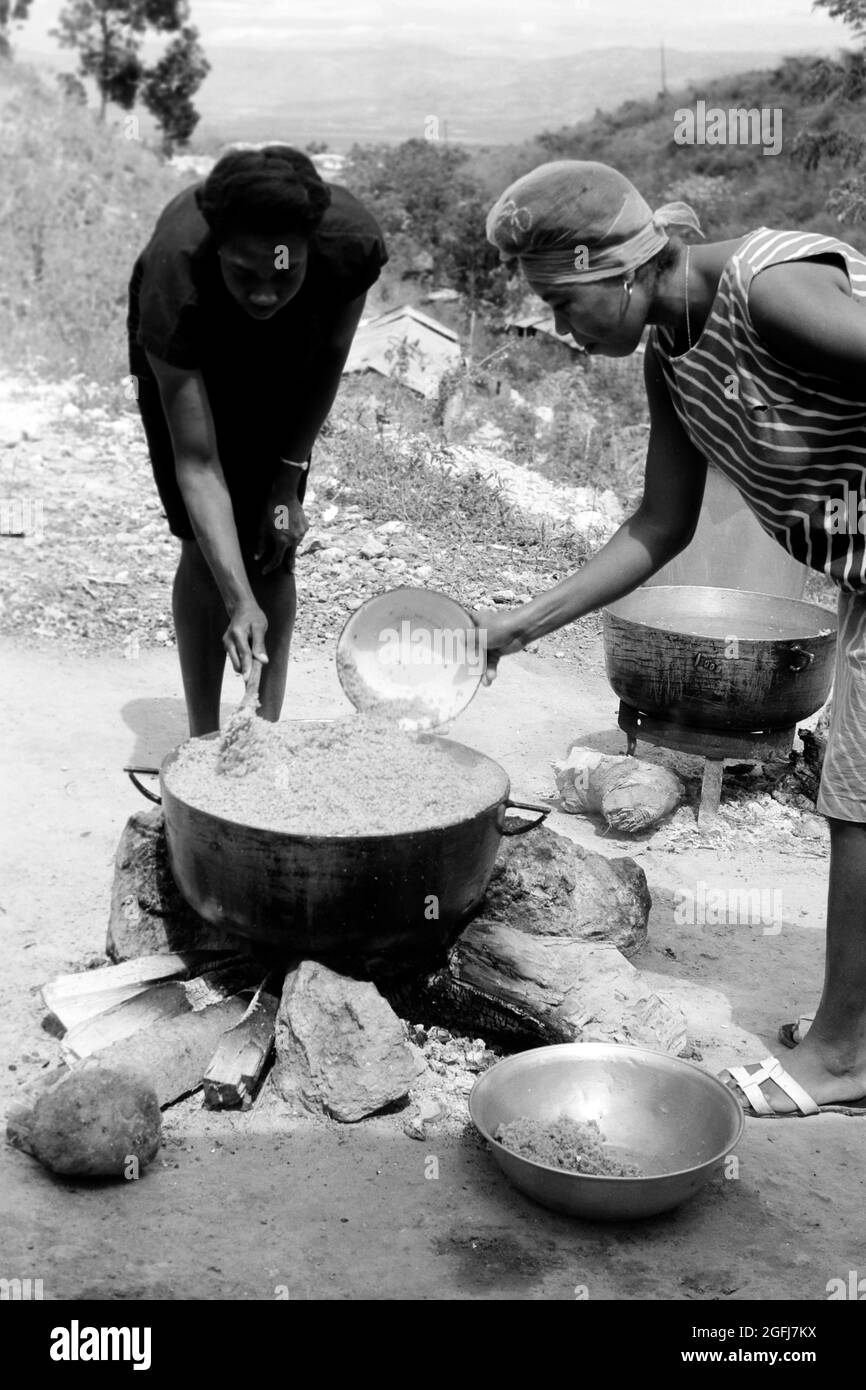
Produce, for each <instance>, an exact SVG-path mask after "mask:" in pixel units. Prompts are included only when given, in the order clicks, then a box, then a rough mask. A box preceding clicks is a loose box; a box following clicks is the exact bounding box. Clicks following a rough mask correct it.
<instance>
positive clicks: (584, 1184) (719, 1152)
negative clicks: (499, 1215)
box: [469, 1043, 745, 1221]
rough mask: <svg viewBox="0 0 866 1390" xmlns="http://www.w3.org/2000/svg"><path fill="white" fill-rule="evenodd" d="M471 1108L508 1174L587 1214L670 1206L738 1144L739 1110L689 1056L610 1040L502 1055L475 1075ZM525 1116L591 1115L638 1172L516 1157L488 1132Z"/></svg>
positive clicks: (632, 1213)
mask: <svg viewBox="0 0 866 1390" xmlns="http://www.w3.org/2000/svg"><path fill="white" fill-rule="evenodd" d="M469 1113H470V1115H471V1117H472V1121H473V1123H474V1124H475V1126H476V1128H477V1129H478V1131H479V1132H480V1133H481V1134H482V1135H483V1137H484V1138H485V1139H486V1140H487V1142H488V1144H489V1145H490V1148H491V1150H492V1153H493V1156H494V1158H495V1160H496V1162H497V1163H498V1164H499V1167H500V1168H501V1169H502V1171H503V1172H504V1173H505V1174H506V1176H507V1177H508V1178H509V1179H510V1180H511V1182H513V1183H514V1185H515V1187H518V1188H520V1190H521V1191H522V1192H525V1193H526V1194H527V1195H528V1196H529V1197H532V1198H534V1199H535V1201H537V1202H540V1203H542V1205H544V1206H546V1207H550V1208H552V1209H553V1210H554V1211H559V1212H564V1213H566V1214H567V1215H569V1216H582V1217H585V1218H587V1219H588V1220H593V1221H612V1220H631V1219H634V1218H637V1217H645V1216H655V1215H657V1214H658V1213H659V1212H663V1211H669V1210H670V1209H671V1208H672V1207H677V1206H679V1205H680V1203H681V1202H685V1201H687V1200H688V1198H690V1197H693V1196H694V1195H695V1193H696V1192H698V1191H699V1190H700V1189H701V1188H702V1187H703V1186H704V1185H705V1183H707V1182H708V1181H709V1179H710V1178H711V1177H712V1176H713V1174H714V1173H715V1172H716V1171H717V1170H718V1169H719V1168H720V1167H721V1165H722V1164H723V1163H724V1160H725V1158H726V1156H727V1155H728V1154H729V1153H730V1152H731V1150H732V1149H733V1148H734V1147H735V1146H736V1144H737V1143H738V1142H739V1139H740V1136H741V1134H742V1132H743V1125H744V1123H745V1121H744V1116H743V1111H742V1109H741V1108H740V1106H739V1104H738V1103H737V1100H736V1098H735V1097H734V1095H733V1094H732V1092H731V1091H729V1090H728V1088H727V1087H726V1086H725V1085H724V1084H723V1083H722V1082H721V1081H719V1080H718V1078H717V1077H715V1076H712V1075H711V1074H710V1073H709V1072H708V1071H705V1070H704V1068H703V1067H700V1066H698V1065H697V1063H695V1062H687V1061H684V1060H683V1059H682V1058H679V1057H670V1056H668V1055H667V1054H666V1053H663V1052H652V1051H650V1050H649V1049H648V1048H643V1047H629V1046H625V1045H619V1044H616V1043H563V1044H558V1045H554V1046H551V1047H539V1048H534V1049H532V1050H531V1051H529V1052H520V1053H517V1054H516V1055H515V1056H512V1057H505V1058H503V1060H502V1061H501V1062H497V1063H496V1064H495V1065H494V1066H492V1067H491V1068H490V1070H489V1071H487V1072H485V1073H484V1075H483V1076H481V1077H479V1079H478V1081H477V1082H476V1083H475V1086H474V1087H473V1089H472V1093H471V1095H470V1097H469ZM522 1116H526V1117H528V1118H529V1119H533V1120H542V1121H549V1122H550V1123H553V1122H555V1121H556V1120H559V1119H561V1118H562V1117H563V1116H565V1117H568V1118H569V1119H574V1120H581V1121H586V1120H595V1122H596V1123H597V1124H598V1126H599V1129H600V1130H601V1133H602V1136H603V1138H604V1139H605V1141H606V1144H607V1150H608V1153H609V1154H610V1156H611V1157H612V1158H614V1159H617V1160H619V1161H620V1162H621V1163H622V1164H623V1165H625V1164H634V1165H635V1166H636V1167H637V1168H638V1170H639V1172H640V1173H641V1175H642V1176H640V1177H595V1176H589V1175H584V1174H582V1173H575V1172H569V1171H567V1170H565V1169H562V1168H552V1167H548V1166H546V1165H545V1164H543V1163H538V1162H535V1161H534V1160H531V1159H528V1158H523V1157H521V1156H520V1155H519V1154H516V1153H514V1152H512V1151H511V1150H509V1149H507V1148H506V1147H505V1146H504V1145H503V1144H501V1143H499V1141H498V1140H497V1139H496V1138H495V1134H496V1131H497V1130H498V1128H499V1126H500V1125H502V1124H509V1123H510V1122H511V1121H512V1120H516V1119H519V1118H520V1117H522Z"/></svg>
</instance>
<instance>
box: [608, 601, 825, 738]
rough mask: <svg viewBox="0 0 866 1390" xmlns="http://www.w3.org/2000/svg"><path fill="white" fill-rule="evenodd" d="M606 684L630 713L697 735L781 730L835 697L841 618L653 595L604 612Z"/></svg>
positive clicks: (813, 610) (796, 604)
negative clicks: (686, 726) (697, 732)
mask: <svg viewBox="0 0 866 1390" xmlns="http://www.w3.org/2000/svg"><path fill="white" fill-rule="evenodd" d="M603 627H604V658H605V666H606V668H607V678H608V680H609V681H610V683H611V685H612V686H613V689H614V691H615V692H616V694H617V695H618V696H619V698H620V699H621V700H624V701H625V702H626V704H628V705H631V706H633V707H634V708H635V709H638V710H641V711H642V712H643V713H644V714H648V715H652V716H654V717H656V718H658V719H668V720H672V721H675V722H677V723H680V724H689V725H691V726H693V727H694V728H698V729H739V730H750V731H757V730H770V729H784V728H788V727H789V726H790V725H792V724H794V723H796V721H797V720H798V719H805V718H807V716H808V715H810V714H814V712H815V710H817V709H820V708H821V706H822V705H823V704H824V702H825V701H826V699H827V697H828V695H829V694H830V686H831V684H832V681H833V657H834V653H835V649H836V615H835V614H834V613H831V612H830V610H829V609H826V608H820V607H819V606H818V605H817V604H814V603H803V602H800V601H799V600H797V599H789V598H775V597H773V596H772V595H770V594H753V593H749V592H747V591H742V590H739V589H715V588H709V587H706V588H705V587H699V586H694V585H661V584H660V585H656V586H649V587H646V588H643V589H637V590H636V591H635V592H634V593H633V594H629V595H628V597H627V598H624V599H620V600H619V601H618V602H617V603H614V604H611V606H610V607H609V608H606V609H605V610H604V614H603Z"/></svg>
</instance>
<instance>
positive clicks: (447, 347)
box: [343, 304, 461, 397]
mask: <svg viewBox="0 0 866 1390" xmlns="http://www.w3.org/2000/svg"><path fill="white" fill-rule="evenodd" d="M403 345H405V347H404V346H403ZM460 360H461V354H460V340H459V338H458V337H457V334H456V333H454V332H453V331H452V330H451V329H450V328H448V327H447V326H446V325H445V324H444V323H439V322H438V321H437V320H436V319H433V318H430V317H429V315H427V314H423V313H422V312H421V310H420V309H414V308H412V306H411V305H409V304H405V305H403V306H402V307H401V308H399V309H390V310H388V312H387V313H384V314H379V315H378V316H377V317H376V318H373V319H367V320H366V321H364V320H362V321H361V323H360V324H359V326H358V331H357V332H356V334H355V339H354V342H353V343H352V347H351V350H350V352H349V356H348V359H347V361H346V365H345V367H344V368H343V371H344V372H364V371H372V372H378V373H379V374H380V376H390V377H394V376H399V378H400V380H401V381H403V382H404V383H405V384H406V385H407V386H409V387H411V389H412V390H413V391H417V392H419V394H420V395H422V396H428V397H431V396H435V395H436V393H437V391H438V389H439V382H440V380H441V378H442V376H443V375H444V373H445V372H447V371H449V370H451V368H453V367H455V366H459V364H460Z"/></svg>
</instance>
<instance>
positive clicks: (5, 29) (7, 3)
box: [0, 0, 30, 58]
mask: <svg viewBox="0 0 866 1390" xmlns="http://www.w3.org/2000/svg"><path fill="white" fill-rule="evenodd" d="M29 9H30V0H0V58H11V57H12V45H11V43H10V40H9V26H10V25H11V24H23V23H24V21H25V19H26V18H27V12H28V10H29Z"/></svg>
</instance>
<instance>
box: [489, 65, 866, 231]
mask: <svg viewBox="0 0 866 1390" xmlns="http://www.w3.org/2000/svg"><path fill="white" fill-rule="evenodd" d="M846 61H847V66H848V68H849V69H851V70H855V69H858V67H859V68H860V70H861V71H862V57H857V55H851V56H850V57H849V59H848V60H846ZM831 68H835V70H836V71H837V72H841V71H842V68H841V67H838V66H837V65H834V64H833V63H827V62H826V60H823V59H817V58H812V59H808V60H805V59H796V58H792V59H788V60H786V61H785V63H783V64H781V65H780V66H779V67H778V68H777V69H776V70H775V71H766V70H762V71H757V72H741V73H740V74H738V75H737V76H735V77H726V78H720V79H717V80H715V81H711V82H704V83H701V84H699V85H692V86H691V87H690V88H684V89H682V90H680V91H679V92H676V91H675V92H672V94H671V95H670V97H669V98H667V99H664V100H662V99H658V98H657V99H655V100H652V101H636V100H632V101H629V102H626V103H624V104H623V105H622V106H620V107H618V108H617V109H616V110H613V111H608V112H605V113H599V114H598V115H597V116H595V117H593V119H592V120H589V121H583V122H579V123H576V124H575V125H573V126H566V127H563V128H561V129H559V130H553V131H551V130H550V129H548V131H547V132H545V133H542V134H541V136H540V137H539V138H537V139H536V141H535V142H534V143H533V145H532V146H530V147H527V148H526V151H525V156H524V159H525V167H527V168H531V167H533V166H534V165H536V164H537V163H539V162H540V160H544V159H563V158H572V159H598V160H601V161H602V162H604V163H606V164H612V165H613V166H614V167H615V168H617V169H619V170H621V171H622V173H624V174H626V175H627V176H628V177H629V178H630V179H632V181H633V182H634V183H635V184H636V185H637V187H638V188H640V190H641V192H642V193H643V194H644V196H645V197H646V198H647V199H648V201H650V202H653V203H659V202H662V201H665V200H670V199H673V198H682V199H684V200H685V201H686V202H690V203H692V204H694V206H695V207H696V208H697V210H698V211H699V212H700V213H701V215H702V221H703V224H704V228H705V231H706V233H707V235H708V236H709V237H711V238H713V239H714V240H723V239H725V238H727V237H734V236H740V235H742V233H743V232H744V231H745V230H747V229H749V228H751V227H757V226H761V225H765V226H770V227H786V226H790V227H800V228H802V229H803V230H806V231H817V232H824V233H827V234H830V235H833V236H840V237H842V238H843V240H847V241H851V242H852V243H853V244H854V245H856V246H858V247H866V226H864V225H863V223H854V224H852V223H848V222H845V221H840V220H838V219H837V218H836V217H834V216H833V215H832V214H831V213H829V212H828V211H827V210H826V207H825V204H826V201H827V197H828V194H829V193H830V190H831V189H832V188H833V187H834V186H835V185H837V184H838V183H839V182H840V181H841V180H842V179H843V178H845V177H846V176H849V175H850V173H851V170H850V168H849V169H846V168H845V166H844V163H843V161H842V159H835V160H833V159H828V160H827V161H826V162H822V163H821V164H820V166H819V167H818V168H817V169H809V170H807V169H806V168H804V166H803V164H802V163H800V162H799V161H798V160H797V159H796V158H795V157H794V153H793V151H794V145H795V141H796V139H797V136H798V135H799V134H800V133H801V132H802V131H805V130H812V131H815V130H827V129H828V128H831V127H833V128H835V127H837V126H838V127H840V128H841V129H843V130H846V131H848V132H850V133H851V134H853V135H856V136H859V137H866V90H861V91H860V93H859V96H857V97H856V99H853V100H847V101H846V100H844V99H842V98H840V96H839V94H838V93H834V92H830V93H829V94H827V95H821V93H822V91H823V90H824V83H823V76H824V74H825V73H826V71H827V70H828V69H831ZM861 81H862V78H861ZM699 99H700V100H703V101H705V102H706V103H707V106H708V107H720V108H722V109H723V110H728V109H730V108H732V107H747V108H749V107H769V108H770V109H778V110H779V111H781V131H782V147H781V150H780V152H779V153H778V154H776V155H764V154H763V153H762V150H761V148H760V147H759V146H754V145H743V146H739V145H709V144H693V145H679V144H677V143H676V142H675V141H674V129H675V119H674V112H675V111H676V110H677V109H678V108H682V107H691V108H692V109H694V107H695V103H696V101H697V100H699ZM539 147H540V155H539ZM493 158H494V156H493V155H491V162H492V160H493ZM500 158H501V157H500ZM480 162H481V160H480V158H479V163H480ZM519 163H520V160H519V158H518V159H515V158H512V161H511V166H512V167H511V169H510V170H509V173H510V174H511V176H512V177H516V176H517V173H522V172H523V168H519V167H517V166H518V165H519ZM515 168H516V172H514V170H515Z"/></svg>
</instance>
